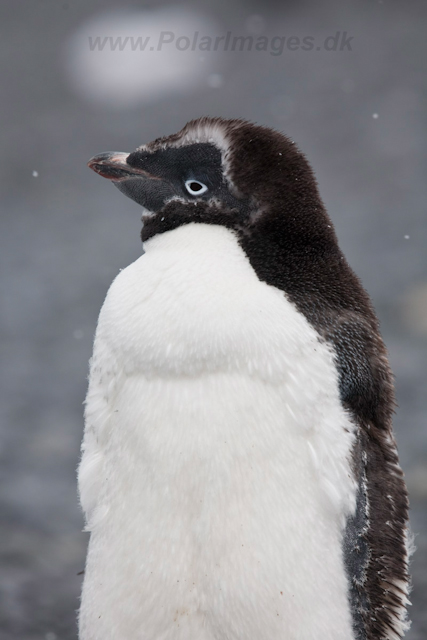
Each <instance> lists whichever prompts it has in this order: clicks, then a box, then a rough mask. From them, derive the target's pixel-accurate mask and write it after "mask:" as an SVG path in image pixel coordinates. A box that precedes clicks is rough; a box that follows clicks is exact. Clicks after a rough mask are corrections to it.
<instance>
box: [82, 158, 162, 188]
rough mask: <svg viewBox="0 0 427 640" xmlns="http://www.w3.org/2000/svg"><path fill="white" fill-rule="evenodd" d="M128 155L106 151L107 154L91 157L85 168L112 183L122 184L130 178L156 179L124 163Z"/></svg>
mask: <svg viewBox="0 0 427 640" xmlns="http://www.w3.org/2000/svg"><path fill="white" fill-rule="evenodd" d="M129 155H130V154H129V153H122V152H121V151H107V153H100V154H99V155H97V156H93V158H91V159H90V160H89V162H88V163H87V166H88V167H89V168H90V169H92V170H93V171H95V172H96V173H99V175H100V176H102V177H103V178H107V179H108V180H112V181H113V182H122V181H123V180H129V179H130V178H151V179H155V178H156V176H153V175H151V174H150V173H148V172H147V171H143V170H142V169H136V168H135V167H131V166H130V165H129V164H128V163H127V162H126V159H127V158H128V157H129Z"/></svg>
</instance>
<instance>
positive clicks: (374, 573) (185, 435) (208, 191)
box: [79, 118, 409, 640]
mask: <svg viewBox="0 0 427 640" xmlns="http://www.w3.org/2000/svg"><path fill="white" fill-rule="evenodd" d="M89 166H90V167H91V168H92V169H93V170H94V171H96V172H97V173H99V174H100V175H101V176H104V177H105V178H108V179H109V180H111V181H112V183H113V184H114V185H115V186H117V187H118V188H119V189H120V191H122V192H123V193H124V194H125V195H127V196H129V197H130V198H132V199H133V200H135V202H137V203H138V204H139V205H142V206H143V208H144V213H143V229H142V240H143V242H144V249H145V253H144V254H143V255H142V256H141V257H140V258H139V259H138V260H137V261H136V262H134V263H133V264H131V265H130V266H129V267H127V268H126V269H124V270H123V271H121V273H120V274H119V275H118V276H117V278H116V279H115V280H114V282H113V284H112V285H111V288H110V290H109V292H108V295H107V298H106V300H105V303H104V305H103V307H102V310H101V314H100V317H99V323H98V328H97V332H96V338H95V345H94V353H93V358H92V361H91V367H90V381H89V390H88V394H87V399H86V416H85V417H86V427H85V435H84V440H83V445H82V451H83V456H82V461H81V464H80V468H79V486H80V496H81V503H82V506H83V509H84V512H85V514H86V519H87V529H88V530H89V531H90V532H91V533H90V543H89V548H88V555H87V563H86V571H85V577H84V584H83V593H82V600H81V608H80V616H79V625H80V638H81V640H396V639H398V638H401V637H402V636H403V635H404V632H405V631H406V629H407V628H408V626H409V625H408V622H407V617H406V606H407V604H408V597H407V594H408V582H409V580H408V537H409V534H408V523H407V521H408V499H407V493H406V489H405V484H404V480H403V474H402V471H401V469H400V467H399V462H398V455H397V451H396V444H395V440H394V437H393V432H392V414H393V410H394V395H393V383H392V374H391V372H390V368H389V365H388V362H387V355H386V350H385V347H384V344H383V341H382V339H381V337H380V333H379V329H378V321H377V318H376V316H375V313H374V310H373V307H372V304H371V302H370V300H369V298H368V295H367V294H366V293H365V291H364V289H363V288H362V285H361V284H360V282H359V280H358V279H357V277H356V276H355V275H354V273H353V272H352V270H351V269H350V267H349V265H348V264H347V262H346V259H345V257H344V256H343V254H342V252H341V251H340V249H339V247H338V244H337V238H336V235H335V233H334V229H333V226H332V223H331V220H330V219H329V217H328V214H327V213H326V211H325V208H324V206H323V204H322V201H321V199H320V197H319V194H318V190H317V185H316V181H315V178H314V176H313V172H312V170H311V168H310V166H309V165H308V163H307V160H306V159H305V157H304V155H303V154H302V153H301V152H300V151H299V150H298V148H297V147H296V145H295V144H294V143H293V142H292V141H291V140H289V139H288V138H286V137H285V136H283V135H281V134H280V133H278V132H276V131H272V130H270V129H267V128H264V127H260V126H256V125H254V124H250V123H248V122H244V121H241V120H223V119H221V118H201V119H199V120H195V121H192V122H190V123H188V124H187V125H186V126H185V127H184V128H183V129H182V130H181V131H179V132H178V133H176V134H174V135H171V136H168V137H164V138H160V139H158V140H155V141H154V142H151V143H149V144H146V145H143V146H141V147H139V148H138V149H137V150H136V151H134V152H133V153H130V154H128V153H105V154H101V155H99V156H96V157H94V158H92V160H91V161H90V162H89Z"/></svg>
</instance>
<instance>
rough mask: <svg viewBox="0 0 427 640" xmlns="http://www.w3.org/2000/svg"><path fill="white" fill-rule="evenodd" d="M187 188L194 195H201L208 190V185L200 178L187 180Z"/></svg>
mask: <svg viewBox="0 0 427 640" xmlns="http://www.w3.org/2000/svg"><path fill="white" fill-rule="evenodd" d="M185 188H186V189H187V191H188V193H189V194H190V195H192V196H200V195H202V193H205V192H206V191H207V190H208V188H207V186H206V185H205V184H203V182H200V180H186V181H185Z"/></svg>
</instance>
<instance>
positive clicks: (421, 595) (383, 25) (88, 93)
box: [0, 0, 427, 640]
mask: <svg viewBox="0 0 427 640" xmlns="http://www.w3.org/2000/svg"><path fill="white" fill-rule="evenodd" d="M0 11H1V20H0V49H1V53H2V55H1V61H0V65H1V102H0V113H1V117H2V124H1V127H0V136H1V167H2V170H1V176H0V180H1V195H0V201H1V222H2V231H1V234H0V242H1V252H0V258H1V262H2V270H1V275H2V279H1V287H2V294H3V297H2V305H1V329H2V356H3V368H2V385H1V393H2V401H1V412H2V426H1V440H2V441H1V455H2V460H1V474H2V482H1V485H0V519H1V533H0V545H1V560H2V564H1V571H0V589H1V596H0V638H1V640H3V639H4V640H6V639H7V640H8V639H9V638H19V639H21V640H41V639H45V640H56V639H61V640H72V639H75V638H76V622H75V611H76V609H77V607H78V597H79V590H80V583H81V576H78V575H77V574H78V572H79V571H81V570H82V569H83V567H84V556H85V548H86V544H87V534H85V533H82V527H83V521H82V516H81V513H80V510H79V507H78V502H77V497H76V481H75V468H76V465H77V462H78V458H79V445H80V440H81V436H82V429H83V420H82V410H83V408H82V402H83V399H84V395H85V390H86V376H87V362H88V359H89V357H90V354H91V348H92V338H93V334H94V330H95V325H96V320H97V315H98V312H99V309H100V306H101V304H102V301H103V299H104V296H105V294H106V291H107V288H108V286H109V284H110V283H111V281H112V279H113V278H114V276H115V275H116V274H117V273H118V270H119V269H120V268H123V267H125V266H126V265H128V264H129V263H130V262H132V261H133V260H135V259H136V258H137V257H138V256H139V255H140V254H141V244H140V240H139V232H140V226H141V225H140V210H139V208H138V207H137V206H136V205H135V203H133V202H132V201H130V200H128V199H126V198H124V197H123V196H122V195H121V194H120V193H119V192H118V191H117V190H115V189H114V188H113V187H112V186H111V184H109V183H108V182H107V181H105V180H102V179H100V178H99V177H98V176H96V175H95V174H94V173H92V172H91V171H89V169H88V168H87V167H86V162H87V160H88V159H89V158H90V157H91V156H93V155H94V154H96V153H98V152H101V151H109V150H118V151H129V152H130V151H132V150H133V149H134V148H135V147H136V146H138V145H139V144H141V143H142V142H146V141H149V140H152V139H153V138H154V137H157V136H159V135H165V134H169V133H173V132H175V131H176V130H178V129H179V128H181V127H182V126H183V125H184V124H185V122H186V121H187V120H189V119H191V118H193V117H197V116H200V115H221V116H226V117H244V118H247V119H249V120H253V121H256V122H258V123H260V124H264V125H269V126H273V127H276V128H278V129H280V130H282V131H284V132H285V133H287V134H288V135H290V136H291V137H292V138H293V139H294V140H296V142H297V143H298V144H299V146H300V147H301V148H302V150H303V151H304V152H305V153H306V154H307V155H308V158H309V159H310V161H311V162H312V164H313V166H314V169H315V172H316V174H317V177H318V181H319V184H320V191H321V194H322V196H323V198H324V201H325V203H326V206H327V208H328V210H329V212H330V214H331V216H332V218H333V221H334V223H335V225H336V230H337V233H338V236H339V239H340V243H341V246H342V248H343V249H344V251H345V253H346V255H347V257H348V259H349V261H350V264H351V265H352V266H353V268H354V269H355V271H356V272H357V273H358V274H359V276H360V277H361V278H362V281H363V282H364V284H365V286H366V288H367V289H368V291H369V293H370V294H371V296H372V298H373V300H374V303H375V306H376V308H377V311H378V314H379V317H380V320H381V323H382V331H383V335H384V337H385V340H386V343H387V345H388V348H389V351H390V359H391V363H392V366H393V369H394V372H395V375H396V385H397V396H398V402H399V408H398V411H397V414H396V419H395V430H396V437H397V440H398V444H399V448H400V456H401V463H402V466H403V468H404V470H405V473H406V477H407V482H408V486H409V489H410V494H411V518H412V527H413V530H414V532H415V534H416V539H415V543H416V546H417V549H418V550H417V552H416V555H415V556H414V559H413V569H412V570H413V585H414V586H413V593H412V602H413V606H412V609H411V617H412V619H413V625H412V630H411V632H410V633H409V634H408V638H410V640H421V639H424V638H425V637H427V607H426V603H425V600H426V593H427V576H426V569H427V510H426V505H427V431H426V426H425V422H426V421H425V416H426V410H427V393H426V378H427V373H426V366H425V362H426V355H427V258H426V241H427V222H426V201H427V193H426V182H427V180H426V178H427V166H426V150H427V144H426V143H427V140H426V119H425V101H426V93H427V82H426V67H427V37H426V27H427V4H426V3H425V2H423V0H419V1H417V0H407V1H406V2H405V3H403V2H398V1H397V0H375V1H374V0H369V1H368V0H358V1H357V0H346V1H344V0H340V1H335V2H334V1H332V0H326V1H325V2H322V3H319V2H314V1H312V2H310V1H309V0H307V1H304V0H301V1H297V0H294V1H289V0H288V1H287V2H286V1H284V0H281V1H280V2H279V1H278V2H274V1H273V0H270V1H267V0H263V2H260V1H259V0H250V1H243V0H236V1H235V2H230V1H229V0H201V1H200V0H199V1H197V2H196V0H194V1H193V2H187V3H186V4H179V3H178V4H177V3H175V4H173V5H168V4H165V3H163V2H151V3H149V2H133V1H132V0H127V1H125V2H119V0H114V1H112V0H104V1H102V2H101V1H98V0H89V1H87V0H86V1H84V2H83V1H82V0H79V1H76V2H71V1H70V2H62V1H56V0H31V1H24V0H14V2H6V0H2V2H1V3H0ZM161 31H170V32H173V33H174V38H175V40H174V43H172V44H171V45H168V46H165V47H163V48H162V50H161V51H157V49H156V47H154V49H155V50H154V51H151V49H150V50H146V51H132V50H131V46H130V44H129V43H128V45H126V46H124V45H123V43H122V45H123V46H122V49H123V50H122V51H120V50H118V49H117V48H116V51H113V50H112V48H113V45H111V43H110V41H108V43H107V45H105V46H104V49H103V50H102V51H100V50H95V49H94V50H93V51H91V46H90V45H91V42H92V48H94V46H93V38H96V37H98V36H99V37H101V38H104V37H111V38H113V40H114V42H115V38H116V37H118V36H120V37H123V38H125V37H127V36H131V37H136V36H143V37H144V38H145V37H146V36H150V37H151V38H152V40H151V42H152V43H153V44H155V45H157V41H158V37H159V33H160V32H161ZM196 31H199V36H200V37H202V36H205V35H209V34H211V35H212V34H216V35H224V34H226V33H227V31H230V32H232V34H233V36H238V35H246V36H247V35H252V36H253V37H254V39H255V40H256V39H257V38H259V37H261V36H266V37H268V38H269V41H268V42H269V43H270V46H275V48H276V52H274V51H273V50H272V49H269V50H267V51H238V50H235V51H230V50H229V51H223V50H221V49H219V50H218V51H217V52H214V51H200V50H199V49H198V45H197V44H196V46H195V48H194V51H191V48H190V50H187V51H179V50H178V49H177V48H176V45H177V44H178V43H177V39H178V37H181V36H184V37H191V38H193V36H194V33H195V32H196ZM337 32H340V38H342V34H343V33H344V32H346V34H347V35H346V36H344V37H347V38H348V37H351V38H352V40H351V41H350V44H349V45H347V46H344V48H343V50H340V45H341V43H338V44H337V46H336V47H335V50H333V46H334V42H335V41H334V40H333V39H332V40H329V41H328V42H329V45H330V46H329V48H330V49H331V50H325V48H324V43H325V39H326V38H328V37H329V36H333V37H335V36H336V33H337ZM275 36H285V37H290V36H295V37H299V38H301V39H302V38H303V37H306V36H309V37H312V38H313V39H314V43H315V46H313V48H312V50H310V51H304V50H302V49H301V47H299V48H297V49H296V50H291V49H292V48H295V42H296V41H295V40H294V41H291V43H290V44H291V46H290V48H287V47H286V45H285V47H284V49H283V51H282V52H281V53H280V52H279V54H277V55H275V53H277V51H278V49H279V48H280V46H281V45H280V42H281V41H280V40H275V41H274V43H273V41H272V40H271V38H273V37H275ZM90 38H92V40H89V39H90ZM168 38H169V36H168ZM185 42H186V41H185V40H181V41H180V43H179V44H180V46H181V47H182V48H185ZM116 47H117V45H116ZM349 49H351V50H349Z"/></svg>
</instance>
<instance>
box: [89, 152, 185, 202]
mask: <svg viewBox="0 0 427 640" xmlns="http://www.w3.org/2000/svg"><path fill="white" fill-rule="evenodd" d="M129 155H130V154H129V153H122V152H119V151H109V152H107V153H100V154H99V155H97V156H94V157H93V158H91V159H90V160H89V162H88V167H89V168H90V169H92V170H93V171H95V172H96V173H99V175H100V176H102V177H103V178H107V179H108V180H111V182H112V183H113V184H114V186H115V187H117V189H118V190H119V191H121V192H122V193H123V194H124V195H125V196H127V197H128V198H130V199H131V200H134V202H136V203H138V204H140V205H142V206H143V207H144V208H145V209H148V210H149V211H159V210H160V209H161V208H162V207H163V206H164V204H165V202H166V200H168V199H169V198H171V197H173V196H174V195H175V191H174V189H173V186H172V185H171V184H170V183H169V182H168V181H166V180H163V179H162V178H160V177H159V176H156V175H153V174H151V173H149V172H148V171H144V169H139V168H137V167H131V166H130V164H128V163H127V158H128V157H129Z"/></svg>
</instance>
